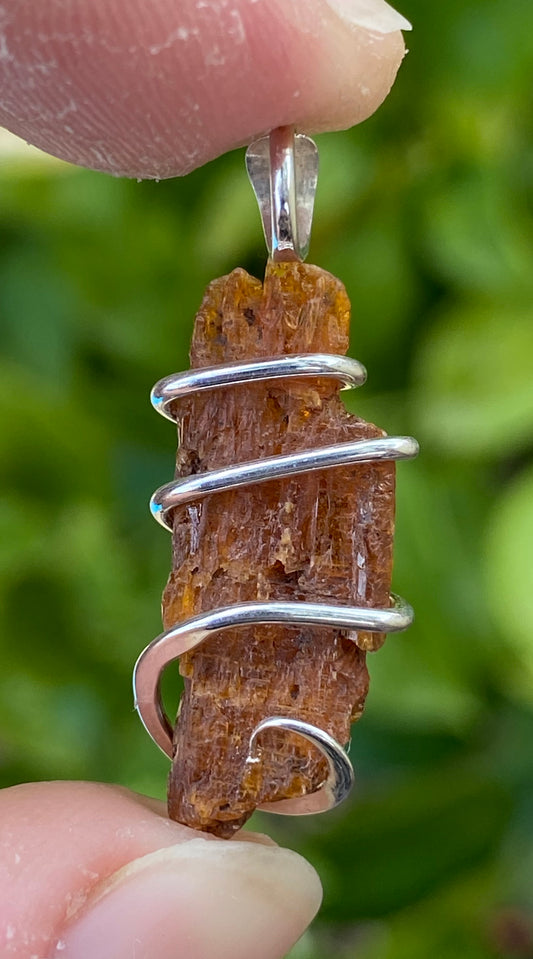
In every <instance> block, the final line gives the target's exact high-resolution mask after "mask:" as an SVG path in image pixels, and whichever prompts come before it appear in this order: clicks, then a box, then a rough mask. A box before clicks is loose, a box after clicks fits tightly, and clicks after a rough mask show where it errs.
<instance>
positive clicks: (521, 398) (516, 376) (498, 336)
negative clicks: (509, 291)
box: [412, 304, 533, 457]
mask: <svg viewBox="0 0 533 959" xmlns="http://www.w3.org/2000/svg"><path fill="white" fill-rule="evenodd" d="M412 409H413V417H414V423H415V429H416V431H417V435H418V436H419V438H420V440H421V441H422V443H426V444H430V445H431V447H432V448H433V449H436V450H439V451H442V452H445V453H449V454H455V455H458V456H464V457H502V456H504V455H506V454H507V455H508V454H510V453H515V452H517V451H519V450H521V449H524V448H525V447H528V446H529V445H530V442H531V436H532V435H533V307H532V306H531V305H530V304H529V305H527V306H524V307H522V308H516V309H509V308H506V307H503V306H501V305H500V304H493V305H484V306H471V307H469V308H464V307H457V308H456V310H454V311H450V312H447V313H445V314H444V315H442V316H441V317H440V318H439V319H438V320H437V321H436V322H435V323H434V325H433V326H432V328H431V329H430V331H429V333H428V335H427V337H426V339H425V341H424V342H423V343H422V346H421V348H420V349H419V352H418V355H417V357H416V366H415V388H414V395H413V408H412Z"/></svg>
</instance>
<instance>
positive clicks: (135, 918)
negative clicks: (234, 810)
mask: <svg viewBox="0 0 533 959" xmlns="http://www.w3.org/2000/svg"><path fill="white" fill-rule="evenodd" d="M156 808H157V807H156ZM259 838H260V837H259ZM319 904H320V883H319V880H318V877H317V875H316V873H315V872H314V870H313V869H312V867H311V866H310V865H309V864H308V863H306V862H305V860H303V859H302V858H301V857H300V856H298V855H296V853H293V852H290V851H289V850H286V849H280V848H279V847H277V846H275V844H274V845H269V844H265V843H264V842H261V841H258V842H251V841H248V842H242V841H239V836H237V840H231V841H229V842H226V841H223V840H219V839H215V838H213V837H210V836H204V835H202V836H201V837H200V835H199V833H197V832H194V830H191V829H188V828H187V827H185V826H181V825H179V824H177V823H174V822H171V821H170V820H169V819H167V818H166V817H164V816H162V815H159V814H158V813H157V812H156V811H154V809H153V805H152V802H151V801H145V800H144V798H143V797H138V796H136V795H135V794H133V793H130V792H129V791H128V790H125V789H120V788H118V787H113V786H107V785H103V784H97V783H61V782H59V783H35V784H28V785H23V786H17V787H13V788H12V789H7V790H4V791H3V792H2V793H0V954H1V955H2V956H4V955H5V956H6V957H9V959H30V957H35V956H39V957H44V956H46V957H47V959H52V957H54V959H55V957H57V959H94V956H98V957H99V959H132V957H133V956H135V957H136V959H176V957H178V956H181V955H184V954H185V953H186V954H187V955H188V956H193V955H194V956H195V957H196V959H229V957H231V959H241V957H242V959H245V957H246V959H248V957H249V956H250V955H253V956H254V957H256V959H281V957H282V956H283V955H284V954H285V953H286V951H287V950H288V949H289V948H290V947H291V945H292V944H293V943H294V942H295V941H296V940H297V939H298V938H299V936H300V935H301V934H302V932H303V931H304V929H305V927H306V926H307V924H308V923H309V922H310V921H311V919H312V917H313V915H314V914H315V912H316V910H317V909H318V906H319Z"/></svg>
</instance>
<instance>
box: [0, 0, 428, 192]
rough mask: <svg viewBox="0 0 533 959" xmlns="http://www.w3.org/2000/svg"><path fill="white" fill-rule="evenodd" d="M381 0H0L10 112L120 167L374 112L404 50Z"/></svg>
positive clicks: (0, 105) (154, 172)
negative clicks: (291, 126)
mask: <svg viewBox="0 0 533 959" xmlns="http://www.w3.org/2000/svg"><path fill="white" fill-rule="evenodd" d="M408 27H409V24H408V22H407V21H406V20H405V19H404V18H403V17H402V16H401V15H400V14H398V13H397V12H396V11H395V10H393V9H392V7H390V6H389V5H388V4H387V3H386V2H385V0H290V2H285V0H231V2H228V0H179V2H176V0H91V2H90V3H87V0H39V2H36V0H3V3H2V5H1V6H0V124H1V125H4V126H5V127H7V129H9V130H11V131H12V132H13V133H16V134H18V135H19V136H21V137H23V138H24V139H26V140H27V141H28V142H30V143H32V144H34V145H35V146H38V147H40V148H41V149H43V150H46V151H47V152H48V153H51V154H53V155H54V156H58V157H61V158H63V159H66V160H70V161H71V162H73V163H77V164H80V165H82V166H87V167H91V168H93V169H96V170H104V171H107V172H110V173H115V174H117V175H125V176H137V177H161V178H162V177H170V176H176V175H182V174H184V173H187V172H189V171H190V170H192V169H194V168H195V167H197V166H200V165H202V164H203V163H205V162H206V161H207V160H210V159H212V158H213V157H216V156H218V155H219V154H222V153H224V152H226V151H227V150H230V149H232V148H234V147H237V146H240V145H242V144H244V143H247V142H249V141H250V140H252V139H253V138H254V137H255V136H256V135H259V134H260V133H262V132H266V131H268V130H270V129H273V128H274V127H277V126H282V125H288V124H295V125H296V126H297V127H298V128H300V129H302V130H304V131H305V132H318V131H322V130H336V129H344V128H347V127H349V126H352V125H353V124H354V123H358V122H360V121H361V120H364V119H365V118H366V117H368V116H370V114H371V113H373V112H374V110H376V108H377V107H378V106H379V104H380V103H381V102H382V101H383V99H384V98H385V96H386V95H387V93H388V91H389V90H390V87H391V85H392V83H393V81H394V77H395V75H396V72H397V70H398V67H399V65H400V62H401V60H402V57H403V55H404V44H403V39H402V35H401V32H400V30H401V29H405V28H408Z"/></svg>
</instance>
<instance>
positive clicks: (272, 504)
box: [163, 263, 395, 837]
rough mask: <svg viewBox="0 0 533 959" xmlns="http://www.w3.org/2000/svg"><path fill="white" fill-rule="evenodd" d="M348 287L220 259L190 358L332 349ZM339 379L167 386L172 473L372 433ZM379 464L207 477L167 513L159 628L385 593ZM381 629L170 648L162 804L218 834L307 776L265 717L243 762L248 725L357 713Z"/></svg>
mask: <svg viewBox="0 0 533 959" xmlns="http://www.w3.org/2000/svg"><path fill="white" fill-rule="evenodd" d="M349 316H350V304H349V301H348V298H347V295H346V291H345V289H344V287H343V285H342V284H341V283H340V281H339V280H337V279H335V278H334V277H333V276H331V275H330V274H329V273H326V272H325V271H324V270H321V269H319V268H318V267H315V266H308V265H304V264H302V263H277V264H273V263H269V265H268V267H267V271H266V276H265V281H264V284H262V283H261V282H260V281H259V280H256V279H254V278H253V277H251V276H249V275H248V274H247V273H246V272H245V271H244V270H241V269H238V270H234V272H233V273H231V274H230V275H229V276H226V277H222V278H221V279H219V280H215V281H214V282H213V283H211V284H210V285H209V287H208V289H207V291H206V294H205V297H204V300H203V303H202V305H201V308H200V311H199V313H198V315H197V317H196V323H195V327H194V333H193V339H192V346H191V365H192V367H204V366H216V365H217V364H220V363H225V362H228V361H232V360H245V359H255V358H260V357H272V356H279V355H282V354H288V353H338V354H344V353H345V352H346V350H347V348H348V326H349ZM338 389H339V384H338V383H336V382H334V381H331V380H326V379H324V378H322V379H314V380H313V379H312V378H309V377H301V378H298V379H287V380H285V381H281V382H280V381H271V382H263V383H259V384H253V385H250V384H246V385H244V384H243V385H236V386H232V387H228V388H224V389H221V390H218V391H215V392H209V393H199V394H197V395H195V396H193V397H191V398H187V399H185V400H181V401H179V403H176V414H177V418H178V423H179V436H180V445H179V450H178V456H177V475H178V476H186V475H189V474H191V473H198V472H204V471H207V470H212V469H216V468H218V467H222V466H228V465H231V464H235V463H241V462H244V461H246V460H252V459H258V458H261V457H264V456H272V455H275V454H278V453H290V452H293V451H300V450H304V449H311V448H313V447H319V446H328V445H330V444H332V443H337V442H342V441H349V440H356V439H369V438H372V437H378V436H383V435H384V433H383V431H382V430H380V429H378V428H377V427H376V426H373V425H372V424H370V423H366V422H365V421H364V420H362V419H359V418H358V417H356V416H353V415H351V414H349V413H348V412H347V411H346V410H345V408H344V405H343V403H342V401H341V399H340V397H339V392H338ZM394 481H395V472H394V464H393V463H368V464H358V465H354V466H347V467H346V466H344V467H340V468H334V469H328V470H321V471H317V472H315V473H306V474H301V475H299V476H295V477H291V478H288V479H285V480H279V481H269V482H268V483H262V484H258V485H254V486H249V487H247V488H241V489H234V490H228V491H226V492H221V493H215V494H213V495H211V496H209V497H207V498H206V499H203V500H201V501H198V502H197V503H192V504H190V505H187V506H181V507H179V508H177V509H176V510H175V511H174V514H173V563H172V567H173V568H172V573H171V575H170V578H169V581H168V584H167V587H166V589H165V593H164V597H163V618H164V625H165V628H169V627H170V626H172V625H173V624H174V623H177V622H180V621H183V620H186V619H188V618H189V617H191V616H194V615H196V614H198V613H201V612H205V611H208V610H211V609H214V608H216V607H221V606H226V605H229V604H232V603H236V602H245V601H249V600H298V601H306V600H307V601H309V602H321V601H322V602H333V603H337V604H346V605H355V606H370V607H371V606H381V607H383V606H388V605H389V590H390V583H391V573H392V541H393V531H394ZM381 642H382V637H381V636H379V635H376V634H372V633H358V634H357V642H356V643H354V642H353V641H351V640H350V639H348V638H347V637H346V634H345V633H343V631H342V630H336V629H333V628H326V629H324V628H319V627H307V626H306V627H294V626H292V627H291V626H287V627H285V626H272V625H270V626H257V627H246V628H240V629H236V630H234V631H232V632H231V631H230V632H224V633H223V634H220V635H219V636H213V637H212V638H209V639H208V640H207V641H206V642H205V643H204V644H203V645H202V646H201V647H199V648H197V649H196V650H195V651H194V652H192V653H189V654H187V655H186V656H183V657H182V659H181V661H180V670H181V673H182V675H183V677H184V683H185V690H184V694H183V696H182V700H181V703H180V709H179V715H178V719H177V722H176V727H175V733H174V746H175V755H174V760H173V765H172V771H171V774H170V780H169V815H170V816H171V818H172V819H175V820H177V821H179V822H182V823H186V824H187V825H189V826H192V827H194V828H195V829H201V830H205V831H207V832H211V833H215V834H216V835H218V836H222V837H229V836H231V835H232V834H233V833H234V832H235V830H237V829H239V828H240V826H242V825H243V823H244V822H246V820H247V819H248V818H249V816H250V815H251V814H252V812H253V811H254V809H255V808H256V807H257V806H258V805H259V804H260V803H263V802H275V801H276V800H278V799H287V798H291V797H294V796H298V795H302V794H304V793H308V792H312V791H314V790H316V789H317V788H318V787H319V786H320V784H321V782H322V781H323V779H324V776H325V768H324V761H323V760H322V759H321V757H320V756H319V755H317V752H316V749H314V748H313V746H312V745H311V744H309V743H306V742H304V741H302V739H301V738H300V737H297V736H294V735H293V734H289V733H286V732H282V731H277V732H273V731H270V732H266V733H265V734H264V735H263V737H262V740H261V747H262V749H261V762H260V763H255V764H253V765H250V764H246V757H247V754H248V746H249V739H250V734H251V732H252V730H253V729H254V727H255V726H256V725H257V724H258V723H259V722H261V720H263V719H265V718H266V717H268V716H290V717H297V718H299V719H302V720H304V721H306V722H309V723H313V724H314V725H316V726H319V727H321V728H322V729H325V730H326V731H327V732H328V733H330V735H332V736H333V737H334V738H335V739H336V740H337V741H338V742H340V743H342V744H345V743H346V742H347V741H348V739H349V736H350V725H351V723H352V722H353V721H354V720H356V719H358V718H359V716H360V715H361V713H362V710H363V706H364V702H365V698H366V694H367V690H368V673H367V668H366V662H365V660H366V651H367V650H369V649H375V648H377V647H378V646H379V645H381Z"/></svg>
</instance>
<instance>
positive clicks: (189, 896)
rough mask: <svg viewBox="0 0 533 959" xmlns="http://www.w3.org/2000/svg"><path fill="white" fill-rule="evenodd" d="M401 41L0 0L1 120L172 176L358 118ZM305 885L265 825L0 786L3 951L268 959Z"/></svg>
mask: <svg viewBox="0 0 533 959" xmlns="http://www.w3.org/2000/svg"><path fill="white" fill-rule="evenodd" d="M403 54H404V45H403V39H402V36H401V34H400V33H399V32H397V31H396V32H392V33H379V32H373V31H372V30H369V29H363V28H360V27H356V26H354V25H353V24H352V25H350V24H348V23H346V22H344V21H343V20H342V19H340V18H339V17H338V16H336V15H335V13H334V12H333V10H332V9H331V7H330V6H329V5H328V4H327V3H326V0H298V2H296V0H294V2H286V0H231V2H229V0H2V2H1V3H0V125H3V126H5V127H6V128H8V129H9V130H11V131H12V132H14V133H16V134H18V135H19V136H21V137H23V138H25V139H26V140H28V141H29V142H31V143H32V144H34V145H36V146H38V147H40V148H41V149H43V150H46V151H47V152H49V153H51V154H53V155H55V156H58V157H61V158H62V159H65V160H69V161H71V162H73V163H77V164H80V165H82V166H86V167H90V168H93V169H96V170H102V171H105V172H108V173H113V174H116V175H123V176H131V177H170V176H176V175H178V176H179V175H183V174H186V173H187V172H189V171H190V170H192V169H194V168H195V167H197V166H200V165H202V164H203V163H205V162H206V161H208V160H210V159H213V158H214V157H217V156H218V155H220V154H222V153H224V152H226V151H227V150H230V149H232V148H234V147H237V146H239V145H242V144H245V143H247V142H249V141H250V140H252V139H253V138H254V137H255V136H257V135H259V134H261V133H263V132H267V131H268V130H269V129H271V128H273V127H276V126H280V125H285V124H295V125H296V126H297V127H298V128H299V129H301V130H304V131H305V132H309V133H312V132H313V131H322V130H335V129H342V128H346V127H349V126H351V125H353V124H354V123H358V122H360V121H361V120H363V119H365V118H366V117H367V116H369V115H370V114H371V113H373V112H374V110H375V109H376V108H377V107H378V106H379V104H380V103H381V102H382V100H383V99H384V98H385V96H386V94H387V93H388V91H389V89H390V87H391V85H392V83H393V80H394V77H395V75H396V71H397V69H398V67H399V64H400V62H401V59H402V57H403ZM320 897H321V891H320V883H319V880H318V877H317V876H316V873H315V872H314V870H313V869H312V868H311V867H310V866H309V865H308V864H307V863H305V862H304V860H302V859H301V858H300V857H299V856H296V854H294V853H291V852H289V851H288V850H283V849H279V848H278V847H276V846H275V845H274V844H272V843H271V842H270V841H269V840H268V839H266V838H265V837H260V836H259V837H258V836H253V835H251V834H243V833H241V834H239V835H238V836H237V837H236V838H235V840H231V841H230V842H226V843H225V842H223V841H222V840H217V839H213V838H210V837H203V838H199V834H197V833H194V832H193V831H192V830H189V829H187V828H186V827H184V826H180V825H178V824H176V823H173V822H170V821H169V820H168V819H167V818H166V816H165V812H164V809H163V807H162V806H161V805H160V804H158V803H155V802H154V801H152V800H148V799H145V798H143V797H139V796H135V795H133V794H132V793H129V792H128V791H127V790H124V789H120V788H118V787H111V786H104V785H99V784H91V783H37V784H26V785H23V786H17V787H13V788H11V789H7V790H4V791H3V793H0V954H1V955H2V956H6V959H12V957H15V959H52V957H63V959H85V957H87V959H89V957H91V959H92V957H94V956H96V955H97V956H98V957H99V959H128V957H131V959H152V957H154V959H156V957H157V959H171V957H178V956H182V957H184V959H230V957H231V959H241V957H242V959H244V957H245V956H246V957H249V956H250V955H253V956H254V959H281V957H282V956H283V955H285V953H286V952H287V950H288V949H289V948H290V946H291V945H292V944H293V943H294V942H295V941H296V939H298V937H299V936H300V935H301V934H302V932H303V931H304V930H305V928H306V926H307V925H308V923H309V922H310V921H311V919H312V918H313V916H314V915H315V913H316V911H317V909H318V908H319V905H320ZM206 903H208V904H209V908H208V911H207V912H206Z"/></svg>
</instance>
